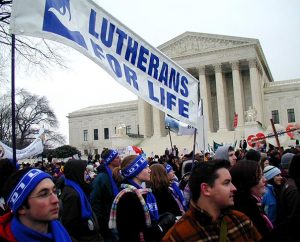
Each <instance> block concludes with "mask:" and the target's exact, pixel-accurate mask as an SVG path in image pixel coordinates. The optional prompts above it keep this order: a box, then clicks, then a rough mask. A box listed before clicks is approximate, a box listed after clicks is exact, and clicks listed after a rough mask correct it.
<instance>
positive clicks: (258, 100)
mask: <svg viewBox="0 0 300 242" xmlns="http://www.w3.org/2000/svg"><path fill="white" fill-rule="evenodd" d="M249 69H250V71H249V72H250V86H251V97H252V106H253V108H255V109H256V111H257V119H256V120H257V121H260V122H263V119H262V117H263V115H262V113H263V110H262V87H261V85H260V79H259V72H258V69H257V61H256V60H255V59H252V60H249Z"/></svg>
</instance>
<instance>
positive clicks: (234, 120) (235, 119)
mask: <svg viewBox="0 0 300 242" xmlns="http://www.w3.org/2000/svg"><path fill="white" fill-rule="evenodd" d="M237 125H238V114H237V113H234V118H233V128H235V129H236V127H237Z"/></svg>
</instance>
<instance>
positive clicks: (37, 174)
mask: <svg viewBox="0 0 300 242" xmlns="http://www.w3.org/2000/svg"><path fill="white" fill-rule="evenodd" d="M45 178H50V179H52V177H51V176H50V175H49V174H48V173H46V172H43V171H41V170H39V169H31V170H29V171H28V172H27V173H26V174H25V175H23V177H22V178H21V180H20V181H19V183H18V184H17V185H16V186H15V188H14V189H13V191H12V192H11V193H10V195H9V197H8V199H7V204H8V206H9V207H10V209H11V210H12V211H13V212H17V211H18V209H19V208H20V207H21V205H22V204H23V203H24V201H25V200H26V199H27V197H28V196H29V194H30V193H31V192H32V191H33V190H34V188H35V187H36V186H37V185H38V184H39V183H40V181H41V180H44V179H45Z"/></svg>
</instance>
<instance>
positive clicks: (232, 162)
mask: <svg viewBox="0 0 300 242" xmlns="http://www.w3.org/2000/svg"><path fill="white" fill-rule="evenodd" d="M228 159H229V162H230V165H231V166H234V165H235V163H236V160H237V158H236V156H235V154H234V151H233V150H232V151H228Z"/></svg>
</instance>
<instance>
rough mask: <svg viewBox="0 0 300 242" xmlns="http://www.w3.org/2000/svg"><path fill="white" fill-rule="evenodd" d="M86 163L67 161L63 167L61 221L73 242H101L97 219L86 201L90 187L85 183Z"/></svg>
mask: <svg viewBox="0 0 300 242" xmlns="http://www.w3.org/2000/svg"><path fill="white" fill-rule="evenodd" d="M86 165H87V162H86V161H83V160H69V161H68V162H67V163H66V165H65V167H64V175H65V185H64V188H63V190H62V194H61V205H62V206H61V221H62V224H63V225H64V227H65V228H66V230H67V231H68V233H69V234H70V236H71V237H72V240H73V241H80V242H81V241H101V240H102V237H101V235H100V233H99V225H98V221H97V218H96V216H95V214H94V212H93V210H92V208H91V205H90V202H89V200H88V197H89V193H90V191H91V187H90V185H89V184H88V183H86V181H85V171H86Z"/></svg>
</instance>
